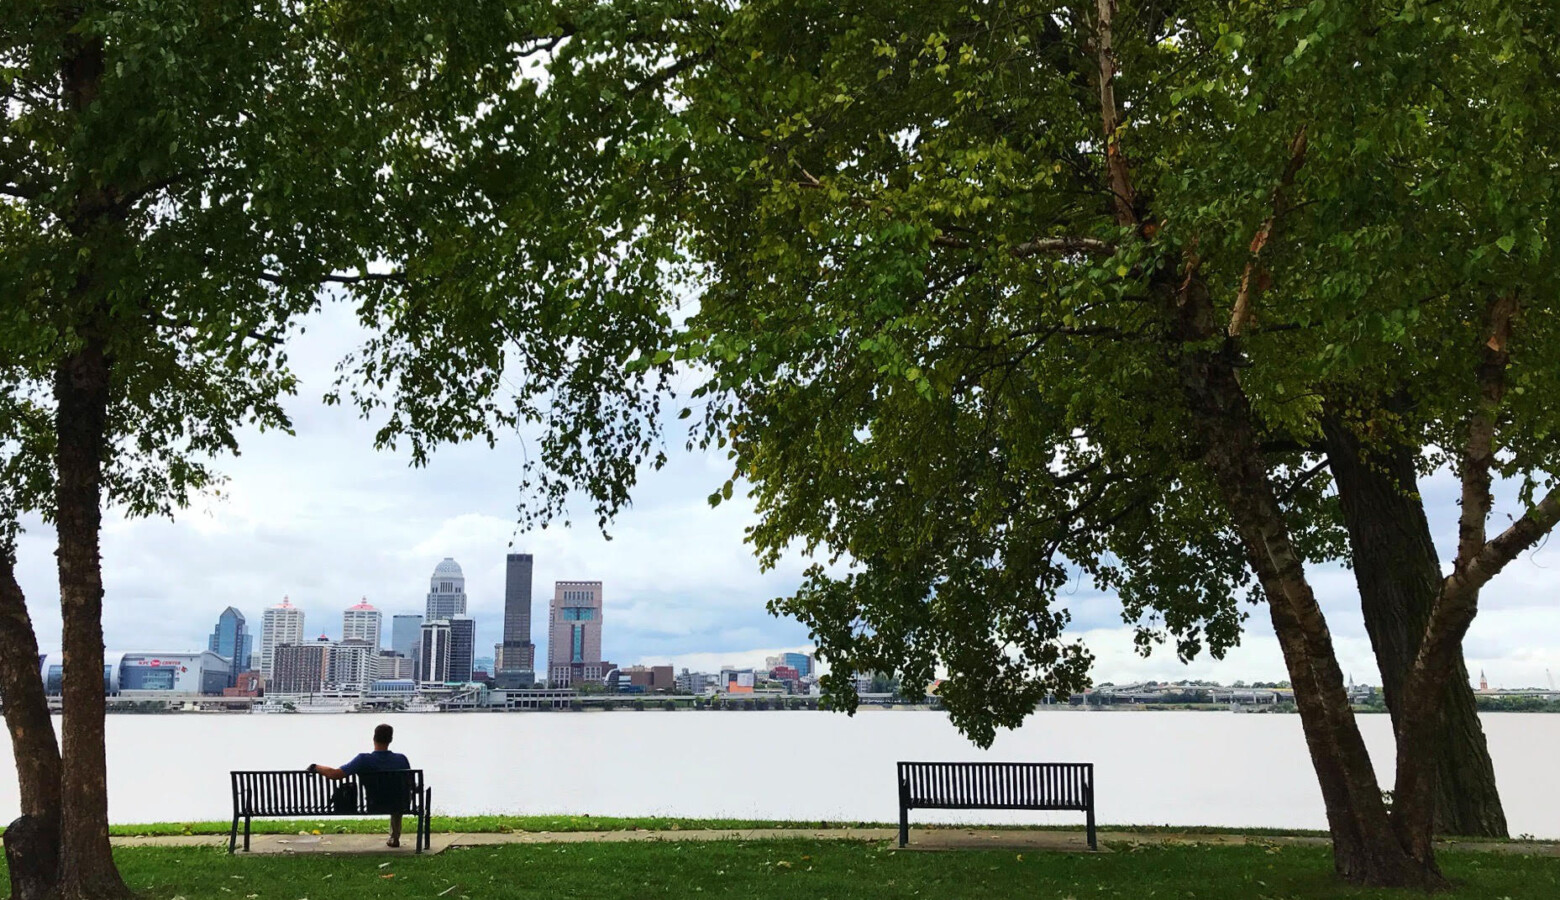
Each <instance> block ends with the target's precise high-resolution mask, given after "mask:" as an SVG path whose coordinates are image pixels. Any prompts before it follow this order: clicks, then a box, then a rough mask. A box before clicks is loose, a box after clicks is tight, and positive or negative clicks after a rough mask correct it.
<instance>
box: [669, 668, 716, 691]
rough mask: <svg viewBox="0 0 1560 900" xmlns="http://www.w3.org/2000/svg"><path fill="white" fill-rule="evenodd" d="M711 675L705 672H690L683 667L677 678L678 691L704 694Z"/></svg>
mask: <svg viewBox="0 0 1560 900" xmlns="http://www.w3.org/2000/svg"><path fill="white" fill-rule="evenodd" d="M709 680H710V676H708V675H706V674H705V673H703V672H690V671H688V670H687V669H683V670H682V672H681V673H679V674H678V676H677V679H676V684H677V692H678V693H680V694H702V693H704V692H705V690H706V689H707V685H708V684H709Z"/></svg>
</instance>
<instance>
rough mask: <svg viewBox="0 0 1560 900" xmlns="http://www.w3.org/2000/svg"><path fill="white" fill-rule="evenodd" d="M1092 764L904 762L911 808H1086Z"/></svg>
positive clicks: (902, 770) (902, 773)
mask: <svg viewBox="0 0 1560 900" xmlns="http://www.w3.org/2000/svg"><path fill="white" fill-rule="evenodd" d="M1092 780H1093V766H1092V764H1090V763H900V766H899V781H900V786H901V791H902V792H903V794H904V795H905V801H906V803H907V804H908V807H909V808H911V809H1039V810H1082V811H1087V809H1088V806H1089V801H1090V800H1091V799H1092V798H1091V794H1092Z"/></svg>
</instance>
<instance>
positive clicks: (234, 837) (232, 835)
mask: <svg viewBox="0 0 1560 900" xmlns="http://www.w3.org/2000/svg"><path fill="white" fill-rule="evenodd" d="M236 849H238V813H234V814H233V829H232V830H231V831H229V832H228V852H229V853H232V852H233V851H234V850H236Z"/></svg>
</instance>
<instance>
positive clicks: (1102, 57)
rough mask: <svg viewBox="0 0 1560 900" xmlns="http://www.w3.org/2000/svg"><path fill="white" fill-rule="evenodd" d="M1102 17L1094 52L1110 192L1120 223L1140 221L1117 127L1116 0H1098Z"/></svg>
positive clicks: (1095, 34)
mask: <svg viewBox="0 0 1560 900" xmlns="http://www.w3.org/2000/svg"><path fill="white" fill-rule="evenodd" d="M1097 4H1098V6H1097V8H1098V10H1099V21H1098V22H1097V23H1096V24H1095V29H1094V52H1095V56H1096V58H1097V59H1098V61H1099V78H1100V126H1101V129H1102V130H1103V132H1104V134H1105V168H1106V170H1107V171H1108V172H1109V173H1110V192H1111V195H1112V197H1113V199H1114V202H1115V206H1116V222H1117V224H1119V225H1137V224H1138V215H1137V195H1136V193H1135V192H1134V191H1133V190H1132V171H1131V169H1130V167H1129V166H1128V165H1127V158H1126V157H1125V156H1123V155H1122V153H1121V144H1120V142H1119V141H1117V139H1116V137H1117V135H1116V130H1117V129H1118V128H1120V127H1121V118H1120V113H1119V112H1118V111H1117V109H1116V86H1115V78H1116V53H1115V50H1113V49H1112V47H1111V24H1112V22H1113V20H1114V19H1115V16H1116V0H1097Z"/></svg>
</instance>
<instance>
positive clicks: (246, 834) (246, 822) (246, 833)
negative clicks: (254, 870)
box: [244, 816, 252, 853]
mask: <svg viewBox="0 0 1560 900" xmlns="http://www.w3.org/2000/svg"><path fill="white" fill-rule="evenodd" d="M251 821H252V820H251V819H250V818H249V817H248V816H245V817H244V852H245V853H248V852H249V823H250V822H251Z"/></svg>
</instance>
